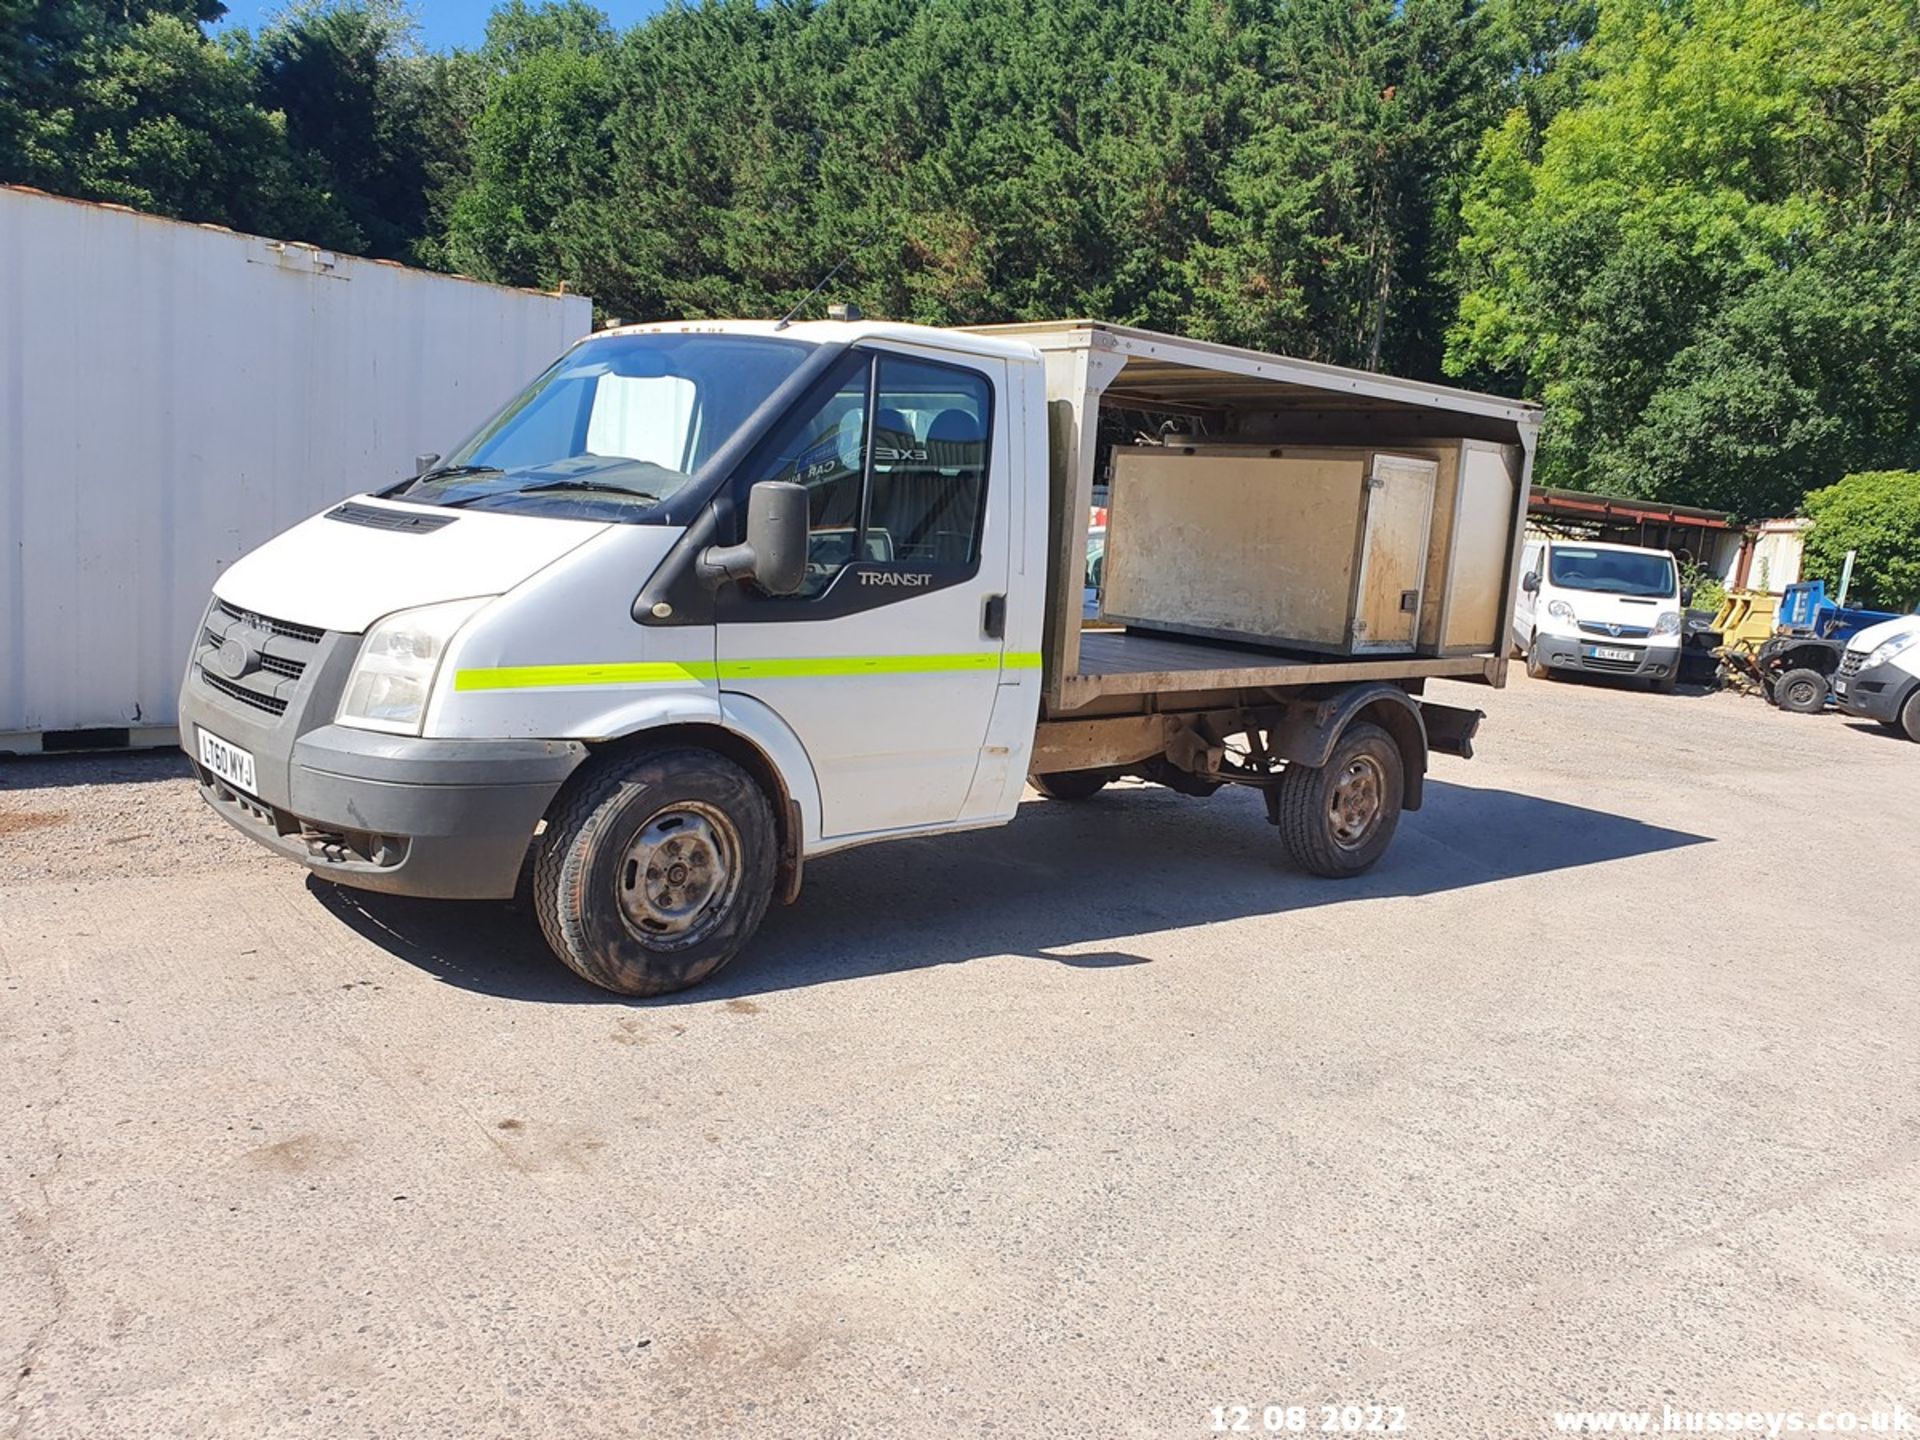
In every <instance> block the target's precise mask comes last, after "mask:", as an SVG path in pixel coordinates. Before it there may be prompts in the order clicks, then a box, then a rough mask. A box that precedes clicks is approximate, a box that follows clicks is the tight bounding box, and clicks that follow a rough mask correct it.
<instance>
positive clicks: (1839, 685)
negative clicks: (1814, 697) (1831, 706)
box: [1833, 680, 1847, 698]
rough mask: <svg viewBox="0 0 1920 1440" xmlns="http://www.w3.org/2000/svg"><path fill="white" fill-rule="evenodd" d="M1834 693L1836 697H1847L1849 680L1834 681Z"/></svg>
mask: <svg viewBox="0 0 1920 1440" xmlns="http://www.w3.org/2000/svg"><path fill="white" fill-rule="evenodd" d="M1833 693H1834V695H1835V696H1836V697H1842V698H1844V697H1845V695H1846V693H1847V682H1846V681H1844V680H1836V681H1834V682H1833Z"/></svg>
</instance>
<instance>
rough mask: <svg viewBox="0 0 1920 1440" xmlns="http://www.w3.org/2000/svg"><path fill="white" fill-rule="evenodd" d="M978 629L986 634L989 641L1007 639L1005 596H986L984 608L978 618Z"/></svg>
mask: <svg viewBox="0 0 1920 1440" xmlns="http://www.w3.org/2000/svg"><path fill="white" fill-rule="evenodd" d="M980 628H981V629H982V630H984V631H985V632H986V635H987V638H988V639H989V640H1004V639H1006V638H1007V597H1006V596H1004V595H989V596H987V603H986V608H985V609H984V610H983V611H982V613H981V616H980Z"/></svg>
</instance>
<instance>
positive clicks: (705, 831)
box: [615, 800, 740, 950]
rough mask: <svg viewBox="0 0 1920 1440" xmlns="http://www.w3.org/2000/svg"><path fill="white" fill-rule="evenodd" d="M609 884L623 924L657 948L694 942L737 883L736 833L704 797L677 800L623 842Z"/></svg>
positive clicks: (705, 933)
mask: <svg viewBox="0 0 1920 1440" xmlns="http://www.w3.org/2000/svg"><path fill="white" fill-rule="evenodd" d="M615 884H616V886H617V887H618V890H619V896H620V912H621V914H622V915H623V916H624V917H625V919H626V922H627V928H628V929H630V930H632V931H633V933H634V934H635V935H637V936H638V937H639V938H640V939H642V940H645V941H646V942H647V943H648V944H650V945H653V946H655V947H656V948H660V949H670V950H677V949H683V948H685V947H687V946H689V945H697V944H699V943H700V941H702V940H704V939H705V938H706V937H707V936H708V935H709V934H710V933H711V932H712V930H713V928H714V926H716V925H717V924H718V923H719V922H720V919H721V917H722V916H723V915H725V914H726V912H727V909H728V907H729V906H730V905H731V904H732V902H733V897H734V895H735V894H736V893H737V892H738V891H739V889H740V836H739V833H738V832H737V831H736V830H735V829H734V827H733V822H732V821H731V820H729V819H728V818H727V817H726V815H724V814H723V813H722V812H720V811H719V810H716V809H715V808H714V807H713V806H711V805H705V804H702V803H700V802H699V801H697V800H687V801H682V802H680V803H678V804H675V805H669V806H667V807H666V808H665V809H664V810H659V811H656V812H655V813H654V814H653V815H651V816H649V817H648V819H647V821H646V823H644V824H643V825H641V827H640V829H639V830H638V831H637V832H636V833H635V834H634V837H633V839H632V840H630V841H628V842H627V850H626V853H625V854H624V855H622V856H621V857H620V872H619V875H618V876H617V877H616V880H615Z"/></svg>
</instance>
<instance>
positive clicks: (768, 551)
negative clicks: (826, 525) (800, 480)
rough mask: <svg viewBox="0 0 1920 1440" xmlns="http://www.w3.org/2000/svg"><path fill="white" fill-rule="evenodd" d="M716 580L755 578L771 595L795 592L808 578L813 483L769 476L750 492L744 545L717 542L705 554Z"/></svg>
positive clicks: (708, 569)
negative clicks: (809, 507)
mask: <svg viewBox="0 0 1920 1440" xmlns="http://www.w3.org/2000/svg"><path fill="white" fill-rule="evenodd" d="M700 565H701V568H702V569H703V570H705V571H706V572H707V574H708V575H709V576H710V577H711V578H712V579H713V580H715V581H716V582H717V581H721V580H751V581H753V582H754V583H755V584H756V585H758V586H759V587H760V588H761V589H762V590H765V591H766V592H767V593H768V594H769V595H791V594H793V592H794V591H796V590H798V589H799V588H800V586H801V585H802V583H804V582H805V580H806V578H807V487H806V486H804V485H796V484H794V482H793V481H791V480H763V481H761V482H760V483H759V484H758V485H756V486H754V487H753V489H752V490H750V491H748V492H747V539H746V543H745V544H744V545H713V546H709V547H708V549H707V551H706V553H705V554H704V555H702V556H701V557H700Z"/></svg>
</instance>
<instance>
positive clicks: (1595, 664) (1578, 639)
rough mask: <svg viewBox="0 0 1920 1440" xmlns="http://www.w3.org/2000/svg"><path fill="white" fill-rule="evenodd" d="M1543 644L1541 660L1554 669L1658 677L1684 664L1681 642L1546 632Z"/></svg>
mask: <svg viewBox="0 0 1920 1440" xmlns="http://www.w3.org/2000/svg"><path fill="white" fill-rule="evenodd" d="M1539 645H1540V659H1541V661H1542V662H1543V663H1544V664H1546V665H1548V666H1549V667H1551V668H1552V669H1555V670H1581V671H1585V672H1586V673H1587V674H1590V675H1622V676H1627V677H1629V678H1636V677H1637V678H1639V679H1645V680H1658V679H1662V678H1664V677H1666V676H1668V675H1672V674H1674V673H1675V672H1676V670H1677V668H1678V666H1679V664H1680V647H1679V645H1677V644H1673V645H1649V644H1647V642H1646V641H1644V640H1614V639H1611V638H1609V637H1607V636H1604V635H1549V634H1546V633H1542V634H1541V635H1540V637H1539ZM1602 651H1613V652H1615V655H1614V656H1603V655H1602V654H1601V653H1600V652H1602ZM1618 656H1625V657H1626V658H1617V657H1618Z"/></svg>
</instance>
